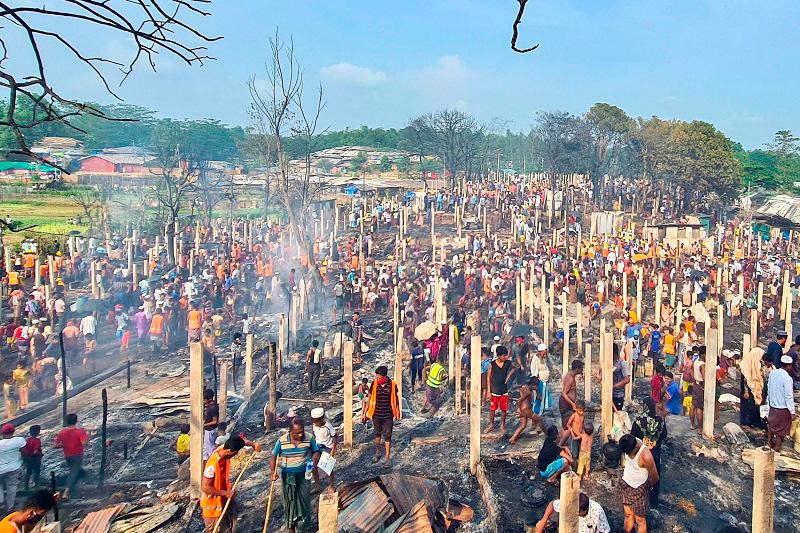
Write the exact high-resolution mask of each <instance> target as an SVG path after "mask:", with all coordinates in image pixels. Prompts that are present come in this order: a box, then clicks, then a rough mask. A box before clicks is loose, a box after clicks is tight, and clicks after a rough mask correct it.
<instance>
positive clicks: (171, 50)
mask: <svg viewBox="0 0 800 533" xmlns="http://www.w3.org/2000/svg"><path fill="white" fill-rule="evenodd" d="M210 3H211V0H127V1H126V2H125V3H124V6H123V7H119V3H117V4H116V5H112V2H110V1H109V0H61V2H60V4H59V3H56V4H55V6H54V5H53V4H44V3H40V4H34V3H33V2H29V3H28V5H20V6H15V5H13V4H12V3H11V2H10V1H9V0H0V22H5V23H6V24H5V25H3V26H2V27H3V30H4V31H5V32H6V34H5V35H2V36H0V49H2V56H1V57H0V88H2V89H5V90H6V91H7V94H8V96H7V101H6V102H5V103H6V105H7V109H6V110H5V113H4V114H3V115H2V116H0V127H8V128H10V129H11V130H12V132H13V134H14V137H15V139H16V144H17V150H15V151H14V152H15V153H19V154H23V155H26V156H29V157H31V158H33V159H36V160H38V161H42V162H44V163H48V164H51V165H52V164H53V163H51V162H49V161H46V160H44V159H43V158H41V157H40V156H37V155H36V154H34V153H32V152H31V150H30V148H29V143H28V141H27V139H26V138H25V132H26V131H27V130H30V129H31V128H33V127H35V126H37V125H40V124H44V123H46V122H57V123H61V124H64V125H66V126H68V127H70V128H73V129H75V130H76V131H81V130H80V129H79V128H76V127H75V126H73V125H72V123H71V122H70V119H71V118H73V117H76V116H78V115H81V114H90V115H94V116H97V117H101V118H107V119H108V120H115V121H116V120H123V121H124V120H126V119H124V118H117V117H106V116H105V115H104V113H103V112H102V111H100V110H99V109H97V108H95V107H92V106H90V105H87V104H85V103H82V102H80V101H78V100H75V99H72V98H69V97H67V96H64V95H62V94H61V93H60V91H59V90H58V89H57V88H55V87H54V86H53V85H52V84H51V83H50V81H49V79H48V76H47V65H48V62H47V60H46V58H45V57H44V55H43V53H42V49H43V48H42V47H43V46H45V45H46V44H47V43H55V44H56V45H57V46H58V47H59V48H61V49H62V50H65V51H67V52H68V53H69V54H70V55H71V56H72V57H73V58H74V59H75V60H77V62H78V63H81V64H84V65H86V66H87V67H88V68H89V69H90V70H91V71H92V72H93V74H94V75H95V76H96V77H97V78H99V80H100V83H102V84H103V87H105V89H106V91H108V93H109V94H111V95H112V96H114V97H115V98H117V99H119V96H118V95H117V94H116V93H115V92H114V90H113V89H112V88H111V83H110V80H109V78H108V77H107V76H108V75H107V73H106V72H105V67H108V66H112V67H117V68H118V69H119V71H120V72H121V74H122V77H121V79H120V81H119V83H120V84H122V83H123V82H124V81H125V80H126V79H127V77H128V76H129V75H130V74H131V72H133V69H134V68H135V66H136V65H137V64H138V63H139V62H140V60H142V58H144V60H145V61H146V62H147V64H148V65H149V66H150V68H152V69H153V70H156V57H157V56H158V54H159V53H164V54H166V55H169V56H172V57H176V58H178V59H180V60H181V61H183V62H184V63H186V64H187V65H193V64H203V62H204V61H205V60H210V59H213V57H211V56H209V55H207V48H206V46H205V43H210V42H214V41H217V40H219V39H221V38H222V37H219V36H216V37H215V36H209V35H206V34H204V33H203V32H201V31H199V30H197V29H195V28H194V27H192V25H191V24H190V22H189V21H188V20H187V19H188V18H189V17H192V16H201V17H205V16H208V15H209V14H210V13H209V12H208V11H207V10H206V9H205V6H207V5H210ZM56 25H58V26H61V27H68V28H70V29H76V30H77V31H80V32H82V33H90V34H91V33H93V32H97V31H110V32H112V33H114V34H117V35H118V36H121V37H124V38H127V39H130V40H132V41H133V45H132V47H131V52H132V53H131V56H132V57H131V59H130V61H127V62H125V63H123V62H120V61H117V60H114V59H110V58H107V57H103V56H102V55H96V54H91V53H88V52H86V51H84V50H83V48H82V47H81V46H79V45H78V44H76V43H75V42H73V41H72V40H71V39H70V38H69V37H67V36H65V35H64V33H63V32H60V31H59V32H55V31H51V30H48V29H46V28H47V27H53V26H56ZM9 28H17V29H19V30H20V31H21V33H22V34H23V35H24V36H25V42H26V46H15V47H13V48H14V49H21V51H22V53H25V49H27V52H28V53H30V54H31V55H32V56H33V58H34V66H33V69H32V70H31V72H29V73H22V74H19V73H12V72H11V70H10V69H9V68H7V67H6V63H7V61H8V59H9V47H8V46H7V43H6V41H5V39H7V38H8V36H7V34H8V29H9ZM192 41H199V42H198V43H197V44H192ZM15 51H16V50H15ZM22 99H26V100H28V101H29V102H30V104H31V106H32V115H33V116H32V117H31V118H30V119H26V118H25V117H22V116H20V114H19V111H20V109H21V107H22V105H23V104H27V103H28V102H23V101H22ZM62 170H64V169H62Z"/></svg>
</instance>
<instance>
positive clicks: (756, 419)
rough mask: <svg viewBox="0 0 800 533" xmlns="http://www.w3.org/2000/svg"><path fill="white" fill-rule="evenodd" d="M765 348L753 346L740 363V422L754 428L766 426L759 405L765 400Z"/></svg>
mask: <svg viewBox="0 0 800 533" xmlns="http://www.w3.org/2000/svg"><path fill="white" fill-rule="evenodd" d="M763 356H764V350H762V349H761V348H751V349H750V351H749V352H748V353H747V354H745V356H744V357H743V358H742V361H741V363H739V368H740V370H741V371H742V372H741V373H742V375H741V377H740V378H739V380H740V383H739V385H740V391H739V392H740V397H741V404H740V409H739V423H740V424H741V425H742V426H750V427H752V428H762V429H763V428H764V427H765V426H764V420H763V419H762V418H761V413H760V411H759V406H760V405H761V403H762V402H763V401H764V376H763V374H762V373H761V358H762V357H763Z"/></svg>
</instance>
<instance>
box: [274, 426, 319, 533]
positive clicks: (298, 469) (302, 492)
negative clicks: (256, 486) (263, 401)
mask: <svg viewBox="0 0 800 533" xmlns="http://www.w3.org/2000/svg"><path fill="white" fill-rule="evenodd" d="M319 456H320V449H319V446H318V445H317V441H316V439H315V438H314V436H313V435H310V434H308V433H306V430H305V423H304V422H303V419H302V418H299V417H297V418H295V419H294V420H292V424H291V426H290V427H289V433H287V434H285V435H283V436H281V437H280V438H279V439H278V441H277V442H276V443H275V447H274V448H273V450H272V458H271V459H270V468H271V469H272V480H273V481H275V480H277V479H278V458H279V457H280V459H281V465H280V466H281V472H280V474H281V489H282V490H281V494H282V496H283V507H284V509H285V512H284V520H283V522H284V526H285V528H286V530H287V531H289V532H290V533H294V531H295V530H297V531H309V530H311V528H312V520H311V491H310V480H311V477H312V476H311V475H309V476H308V477H306V469H307V465H308V463H309V461H310V462H311V472H310V473H315V471H316V469H317V462H318V461H319Z"/></svg>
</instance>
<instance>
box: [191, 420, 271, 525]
mask: <svg viewBox="0 0 800 533" xmlns="http://www.w3.org/2000/svg"><path fill="white" fill-rule="evenodd" d="M245 446H252V447H253V449H254V450H255V451H260V450H261V445H260V444H257V443H254V442H250V441H247V440H245V439H244V438H243V437H241V436H238V435H234V436H232V437H231V438H229V439H228V440H227V441H226V442H225V444H223V445H222V446H220V447H219V448H217V449H216V450H214V453H212V454H211V457H209V458H208V461H206V466H205V468H204V469H203V483H202V486H201V491H202V495H201V496H200V509H201V510H202V512H203V522H204V523H205V526H206V527H205V530H204V531H205V533H212V532H213V531H214V528H215V527H216V525H217V522H220V525H219V527H218V528H217V530H218V531H224V532H230V533H233V532H234V531H236V502H234V501H231V502H230V503H229V504H228V501H229V500H233V495H234V491H235V488H236V487H235V484H234V485H231V480H230V464H231V459H233V458H234V457H235V456H236V454H238V453H239V451H240V450H241V449H242V448H244V447H245ZM226 505H227V510H226Z"/></svg>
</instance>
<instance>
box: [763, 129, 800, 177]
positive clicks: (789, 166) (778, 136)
mask: <svg viewBox="0 0 800 533" xmlns="http://www.w3.org/2000/svg"><path fill="white" fill-rule="evenodd" d="M767 148H768V149H769V150H770V152H772V153H774V154H775V156H776V157H777V163H778V165H777V171H778V176H777V178H778V182H779V183H780V184H781V185H783V186H784V187H789V186H791V182H792V181H794V179H796V178H797V176H798V170H800V164H799V163H800V161H798V159H799V158H800V138H798V137H795V136H794V135H793V134H792V132H791V131H789V130H781V131H778V132H776V133H775V137H774V138H773V139H772V142H771V143H769V144H767Z"/></svg>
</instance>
